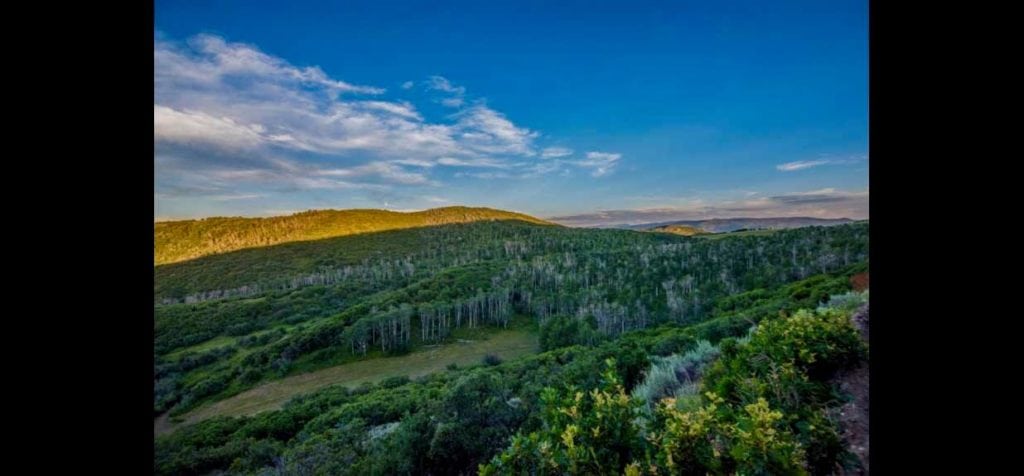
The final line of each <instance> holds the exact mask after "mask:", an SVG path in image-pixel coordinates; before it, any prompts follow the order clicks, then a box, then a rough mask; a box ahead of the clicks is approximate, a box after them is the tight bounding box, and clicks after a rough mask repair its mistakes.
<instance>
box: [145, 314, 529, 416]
mask: <svg viewBox="0 0 1024 476" xmlns="http://www.w3.org/2000/svg"><path fill="white" fill-rule="evenodd" d="M538 347H539V346H538V341H537V335H536V334H534V333H531V332H529V331H528V330H526V329H507V330H501V331H495V332H489V333H488V334H487V336H486V338H481V339H476V340H471V341H460V342H455V343H451V344H446V345H441V346H434V347H427V348H423V349H420V350H417V351H416V352H412V353H410V354H408V355H402V356H397V357H381V358H375V359H369V360H361V361H357V362H352V363H348V364H343V365H339V366H336V367H330V368H326V369H323V370H318V371H315V372H309V373H305V374H300V375H294V376H291V377H286V378H284V379H281V380H277V381H274V382H269V383H266V384H263V385H260V386H259V387H256V388H253V389H250V390H246V391H245V392H242V393H240V394H238V395H235V396H233V397H229V398H226V399H224V400H221V401H219V402H213V403H210V404H208V405H205V406H202V407H200V408H197V409H195V410H193V411H191V412H189V413H186V414H185V415H183V418H184V422H182V423H180V424H173V423H171V422H170V421H168V419H167V415H166V414H164V415H162V416H161V417H160V418H158V419H156V421H155V422H154V433H155V434H156V435H160V434H163V433H166V432H168V431H171V430H173V429H174V428H177V427H180V426H182V425H190V424H192V423H196V422H199V421H202V420H205V419H207V418H210V417H214V416H242V415H254V414H256V413H260V412H263V411H267V410H274V409H277V408H280V407H281V405H283V404H284V403H285V402H287V401H288V400H290V399H291V398H292V397H294V396H296V395H299V394H303V393H309V392H312V391H315V390H318V389H320V388H323V387H326V386H328V385H335V384H342V385H345V386H348V387H357V386H359V385H361V384H362V383H363V382H371V383H372V382H378V381H381V380H384V379H386V378H389V377H398V376H403V375H404V376H408V377H409V378H416V377H420V376H423V375H427V374H430V373H434V372H438V371H443V370H445V367H447V366H448V364H451V363H455V364H458V365H459V366H467V365H472V364H477V363H480V361H481V360H482V359H483V357H484V356H485V355H487V354H495V355H497V356H499V357H501V358H502V359H503V360H510V359H514V358H516V357H519V356H522V355H526V354H530V353H534V352H537V350H538Z"/></svg>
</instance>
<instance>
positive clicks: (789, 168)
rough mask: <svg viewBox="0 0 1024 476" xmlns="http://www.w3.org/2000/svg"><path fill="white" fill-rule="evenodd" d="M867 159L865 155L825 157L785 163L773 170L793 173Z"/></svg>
mask: <svg viewBox="0 0 1024 476" xmlns="http://www.w3.org/2000/svg"><path fill="white" fill-rule="evenodd" d="M867 158H868V157H867V156H866V155H862V156H852V157H845V158H828V156H826V157H825V158H821V159H816V160H797V161H793V162H786V163H784V164H779V165H776V166H775V168H776V170H780V171H782V172H793V171H796V170H804V169H809V168H811V167H818V166H820V165H839V164H854V163H857V162H861V161H864V160H867Z"/></svg>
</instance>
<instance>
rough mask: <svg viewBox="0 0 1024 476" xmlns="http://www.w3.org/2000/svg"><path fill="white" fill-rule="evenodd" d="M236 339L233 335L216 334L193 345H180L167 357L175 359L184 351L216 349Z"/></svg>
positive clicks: (232, 342) (196, 351) (197, 351)
mask: <svg viewBox="0 0 1024 476" xmlns="http://www.w3.org/2000/svg"><path fill="white" fill-rule="evenodd" d="M237 340H238V339H237V338H235V337H228V336H217V337H214V338H213V339H210V340H208V341H204V342H200V343H198V344H196V345H193V346H189V347H182V348H180V349H178V350H175V351H174V352H171V353H169V354H167V358H169V359H172V360H177V359H179V358H181V356H182V355H184V354H185V353H186V352H195V353H199V352H205V351H207V350H210V349H216V348H218V347H227V346H229V345H231V344H234V343H235V342H236V341H237Z"/></svg>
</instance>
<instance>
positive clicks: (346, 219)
mask: <svg viewBox="0 0 1024 476" xmlns="http://www.w3.org/2000/svg"><path fill="white" fill-rule="evenodd" d="M480 220H522V221H527V222H532V223H547V222H545V221H543V220H540V219H537V218H534V217H531V216H528V215H523V214H521V213H513V212H507V211H503V210H495V209H491V208H469V207H445V208H434V209H430V210H424V211H421V212H411V213H401V212H393V211H388V210H370V209H367V210H311V211H307V212H302V213H296V214H294V215H290V216H283V217H270V218H238V217H235V218H230V217H214V218H205V219H202V220H182V221H167V222H157V223H155V224H154V225H153V235H154V242H155V243H154V248H153V252H154V261H155V263H156V264H164V263H174V262H177V261H183V260H187V259H192V258H197V257H200V256H206V255H211V254H216V253H224V252H227V251H234V250H240V249H244V248H252V247H259V246H268V245H274V244H278V243H286V242H291V241H304V240H316V239H320V238H330V237H335V236H344V235H352V234H356V233H367V232H372V231H382V230H393V229H399V228H411V227H420V226H431V225H442V224H445V223H465V222H472V221H480Z"/></svg>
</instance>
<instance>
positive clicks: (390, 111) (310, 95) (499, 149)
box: [153, 34, 619, 201]
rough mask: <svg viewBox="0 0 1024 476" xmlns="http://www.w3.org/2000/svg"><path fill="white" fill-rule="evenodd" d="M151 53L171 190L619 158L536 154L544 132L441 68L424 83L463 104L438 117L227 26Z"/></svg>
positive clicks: (324, 184)
mask: <svg viewBox="0 0 1024 476" xmlns="http://www.w3.org/2000/svg"><path fill="white" fill-rule="evenodd" d="M153 54H154V61H155V64H154V104H153V115H154V143H155V144H154V145H155V155H154V160H155V162H156V165H157V177H156V184H155V185H156V187H157V190H158V191H159V192H162V194H161V195H159V197H161V198H163V199H176V198H180V197H187V196H195V197H205V199H207V200H214V201H223V200H243V199H244V198H238V197H243V196H245V197H248V196H251V195H257V193H256V191H259V192H261V193H262V192H263V191H269V192H275V193H276V192H281V193H286V192H291V191H301V190H367V191H371V192H374V193H378V192H379V193H384V192H388V191H389V190H392V188H393V187H399V186H401V187H410V186H435V185H438V184H439V182H438V180H436V179H434V178H432V177H431V176H430V174H432V173H437V171H438V170H439V169H438V166H444V167H465V168H492V169H501V170H502V172H491V173H462V174H461V175H459V177H460V178H466V177H470V178H480V179H497V178H522V177H527V176H536V175H538V174H552V173H567V170H568V169H569V168H574V167H575V168H585V169H588V170H590V171H591V175H594V176H595V177H596V176H601V175H604V174H606V173H608V172H609V171H610V170H611V169H612V168H613V167H614V165H615V162H616V161H617V160H618V158H619V155H618V154H609V153H602V152H594V153H591V154H588V155H587V158H586V159H581V160H579V161H570V160H564V161H562V160H561V159H560V158H563V157H566V156H568V155H571V154H572V151H571V150H570V149H568V148H565V147H547V148H544V149H542V150H541V152H540V153H538V147H537V145H536V144H535V142H536V141H537V139H538V138H539V137H540V136H541V134H540V133H539V132H538V131H534V130H531V129H528V128H526V127H522V126H521V125H517V124H516V123H514V122H513V121H512V120H511V119H510V118H508V117H507V116H506V115H505V114H503V113H502V112H499V111H497V110H495V109H493V108H491V107H489V106H487V105H486V104H485V103H484V102H483V101H475V102H474V103H473V104H469V103H468V101H466V88H465V87H463V86H459V85H456V84H453V83H452V82H451V81H449V80H448V79H447V78H444V77H442V76H433V77H430V78H429V79H428V80H427V82H426V88H427V89H428V90H431V91H437V92H439V93H443V94H444V96H445V97H444V98H442V100H445V101H447V102H446V103H445V104H446V105H447V106H449V107H452V108H455V109H457V110H456V111H454V113H453V114H451V115H448V116H447V117H446V118H445V120H443V121H435V120H429V119H428V118H426V117H425V116H424V114H423V113H421V112H420V111H419V110H417V108H416V106H415V105H413V104H412V103H410V102H406V101H397V100H390V99H388V98H387V97H386V96H385V93H386V92H387V91H386V90H385V89H384V88H380V87H375V86H370V85H360V84H356V83H350V82H346V81H342V80H339V79H336V78H332V77H331V76H330V75H328V74H327V73H326V72H325V71H323V70H322V69H320V68H319V67H317V66H302V65H294V64H291V63H289V62H288V61H286V60H284V59H282V58H279V57H275V56H272V55H269V54H267V53H264V52H262V51H260V50H259V49H258V48H257V47H256V46H253V45H249V44H244V43H236V42H229V41H227V40H225V39H223V38H221V37H218V36H213V35H198V36H195V37H192V38H190V39H188V40H187V41H185V42H175V41H171V40H168V39H167V38H166V37H165V36H163V35H159V34H158V35H157V37H156V39H155V47H154V52H153ZM414 86H415V83H413V82H411V81H407V82H405V83H402V84H401V88H402V89H411V88H412V87H414ZM595 154H596V155H595ZM538 158H542V159H546V160H544V161H543V162H538V161H537V159H538ZM254 190H255V191H254ZM389 193H390V192H389ZM229 197H234V198H229ZM253 198H255V197H253Z"/></svg>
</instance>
